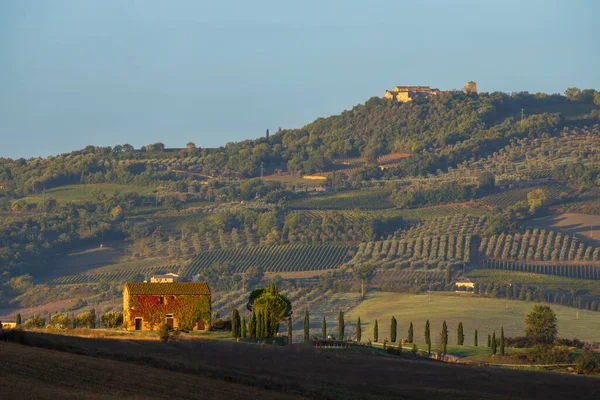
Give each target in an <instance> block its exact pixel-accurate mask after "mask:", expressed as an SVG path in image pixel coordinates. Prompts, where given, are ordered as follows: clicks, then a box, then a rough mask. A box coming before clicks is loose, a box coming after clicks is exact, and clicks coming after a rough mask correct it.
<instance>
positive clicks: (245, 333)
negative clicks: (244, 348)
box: [241, 317, 248, 339]
mask: <svg viewBox="0 0 600 400" xmlns="http://www.w3.org/2000/svg"><path fill="white" fill-rule="evenodd" d="M241 334H242V339H246V335H247V334H248V332H247V328H246V317H242V332H241Z"/></svg>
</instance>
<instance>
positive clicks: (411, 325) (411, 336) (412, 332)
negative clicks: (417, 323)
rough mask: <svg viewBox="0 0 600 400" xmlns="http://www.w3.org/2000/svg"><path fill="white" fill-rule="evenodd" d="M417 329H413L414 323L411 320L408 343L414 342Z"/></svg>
mask: <svg viewBox="0 0 600 400" xmlns="http://www.w3.org/2000/svg"><path fill="white" fill-rule="evenodd" d="M414 334H415V331H414V329H413V323H412V321H410V325H409V326H408V343H412V342H413V339H414Z"/></svg>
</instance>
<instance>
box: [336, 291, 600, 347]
mask: <svg viewBox="0 0 600 400" xmlns="http://www.w3.org/2000/svg"><path fill="white" fill-rule="evenodd" d="M429 298H431V301H429ZM533 305H534V303H532V302H524V301H518V300H500V299H489V298H480V297H471V296H470V295H456V296H454V295H444V294H440V293H436V292H432V293H431V295H430V296H429V295H428V294H427V293H425V294H420V295H414V294H402V293H385V292H375V293H371V294H369V295H368V296H367V299H366V300H364V301H363V302H361V303H360V305H358V306H357V307H355V308H353V309H352V310H350V311H348V312H347V313H346V321H347V322H346V329H347V331H348V332H349V333H350V334H354V331H355V323H356V318H357V317H359V316H360V319H361V322H362V325H363V334H362V337H363V340H368V339H369V338H371V339H373V324H374V321H375V319H377V320H378V325H379V340H380V341H383V339H385V338H388V340H389V337H390V334H389V329H390V319H391V317H392V315H393V316H395V317H396V319H397V320H398V335H399V337H400V338H404V337H406V336H407V332H408V326H409V324H410V322H411V321H412V322H413V325H414V335H415V337H414V340H415V341H416V342H423V341H424V340H423V332H424V330H425V321H426V320H427V319H429V321H430V324H431V337H432V338H433V343H434V344H437V343H439V335H440V332H441V328H442V322H443V321H444V320H446V322H447V324H448V330H449V343H450V344H456V329H457V327H458V323H459V322H462V323H463V325H464V330H465V344H466V345H469V346H470V345H472V344H473V333H474V331H475V329H477V330H478V334H479V345H485V342H486V340H487V334H488V333H490V334H491V333H492V332H493V331H494V330H495V331H496V335H499V334H500V328H501V327H502V326H504V332H505V334H506V335H507V336H523V335H524V333H523V331H524V329H525V324H524V322H523V321H524V320H525V317H526V316H527V314H529V313H530V312H531V311H532V310H533ZM551 307H552V309H553V310H554V311H555V312H556V315H557V317H558V334H559V336H560V337H565V338H578V339H581V340H585V341H590V342H593V341H600V312H593V311H585V310H577V309H574V308H569V307H562V306H557V305H552V306H551ZM577 316H579V319H577ZM350 325H351V326H350Z"/></svg>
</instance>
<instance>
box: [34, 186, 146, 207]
mask: <svg viewBox="0 0 600 400" xmlns="http://www.w3.org/2000/svg"><path fill="white" fill-rule="evenodd" d="M94 190H96V191H99V192H101V193H104V194H106V195H107V196H111V195H112V194H114V193H115V192H117V191H118V192H121V193H122V194H123V193H127V192H137V193H139V194H140V195H149V194H152V192H153V191H154V190H155V188H152V187H147V186H134V185H117V184H112V183H97V184H84V185H67V186H60V187H57V188H54V189H49V190H46V191H45V193H43V194H42V193H38V194H34V195H31V196H28V197H26V198H25V200H26V201H27V202H28V203H37V202H38V201H39V200H40V199H41V198H42V197H43V196H45V197H46V198H50V197H51V198H53V199H56V200H58V201H72V202H83V201H95V200H96V199H95V198H94V197H93V196H92V191H94Z"/></svg>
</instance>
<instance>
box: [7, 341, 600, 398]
mask: <svg viewBox="0 0 600 400" xmlns="http://www.w3.org/2000/svg"><path fill="white" fill-rule="evenodd" d="M0 339H3V340H9V341H16V342H20V343H22V344H26V345H29V346H35V347H43V348H47V349H53V350H60V351H63V352H68V353H74V354H80V355H86V356H92V357H99V358H107V359H113V360H119V361H125V362H130V363H135V364H141V365H145V366H150V367H155V368H161V369H165V370H170V371H176V372H180V373H185V374H194V375H200V376H203V377H206V378H215V379H219V380H221V381H226V382H230V383H235V384H242V385H246V386H252V387H255V388H261V389H269V390H275V391H279V392H285V393H293V394H299V395H302V396H306V397H310V398H320V399H321V398H322V399H368V398H403V399H482V398H483V399H486V398H494V399H545V400H546V399H558V398H570V397H572V396H576V397H577V398H578V399H596V398H597V393H598V392H600V380H598V379H593V378H586V377H577V376H570V375H560V374H553V373H543V372H527V371H511V370H502V369H493V368H478V367H474V366H465V365H453V364H446V363H441V362H435V361H429V360H425V359H424V360H414V359H409V358H404V357H395V356H378V355H370V354H364V353H352V352H343V351H329V350H327V349H315V348H313V347H312V346H307V345H302V344H297V345H292V346H282V347H278V346H270V345H250V344H244V343H235V342H223V341H215V340H206V339H197V338H184V339H181V340H177V341H173V342H170V343H167V344H163V343H160V342H158V341H152V340H119V339H92V338H83V337H71V336H62V335H54V334H46V333H37V332H21V333H17V332H15V333H9V332H5V333H3V334H1V335H0Z"/></svg>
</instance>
